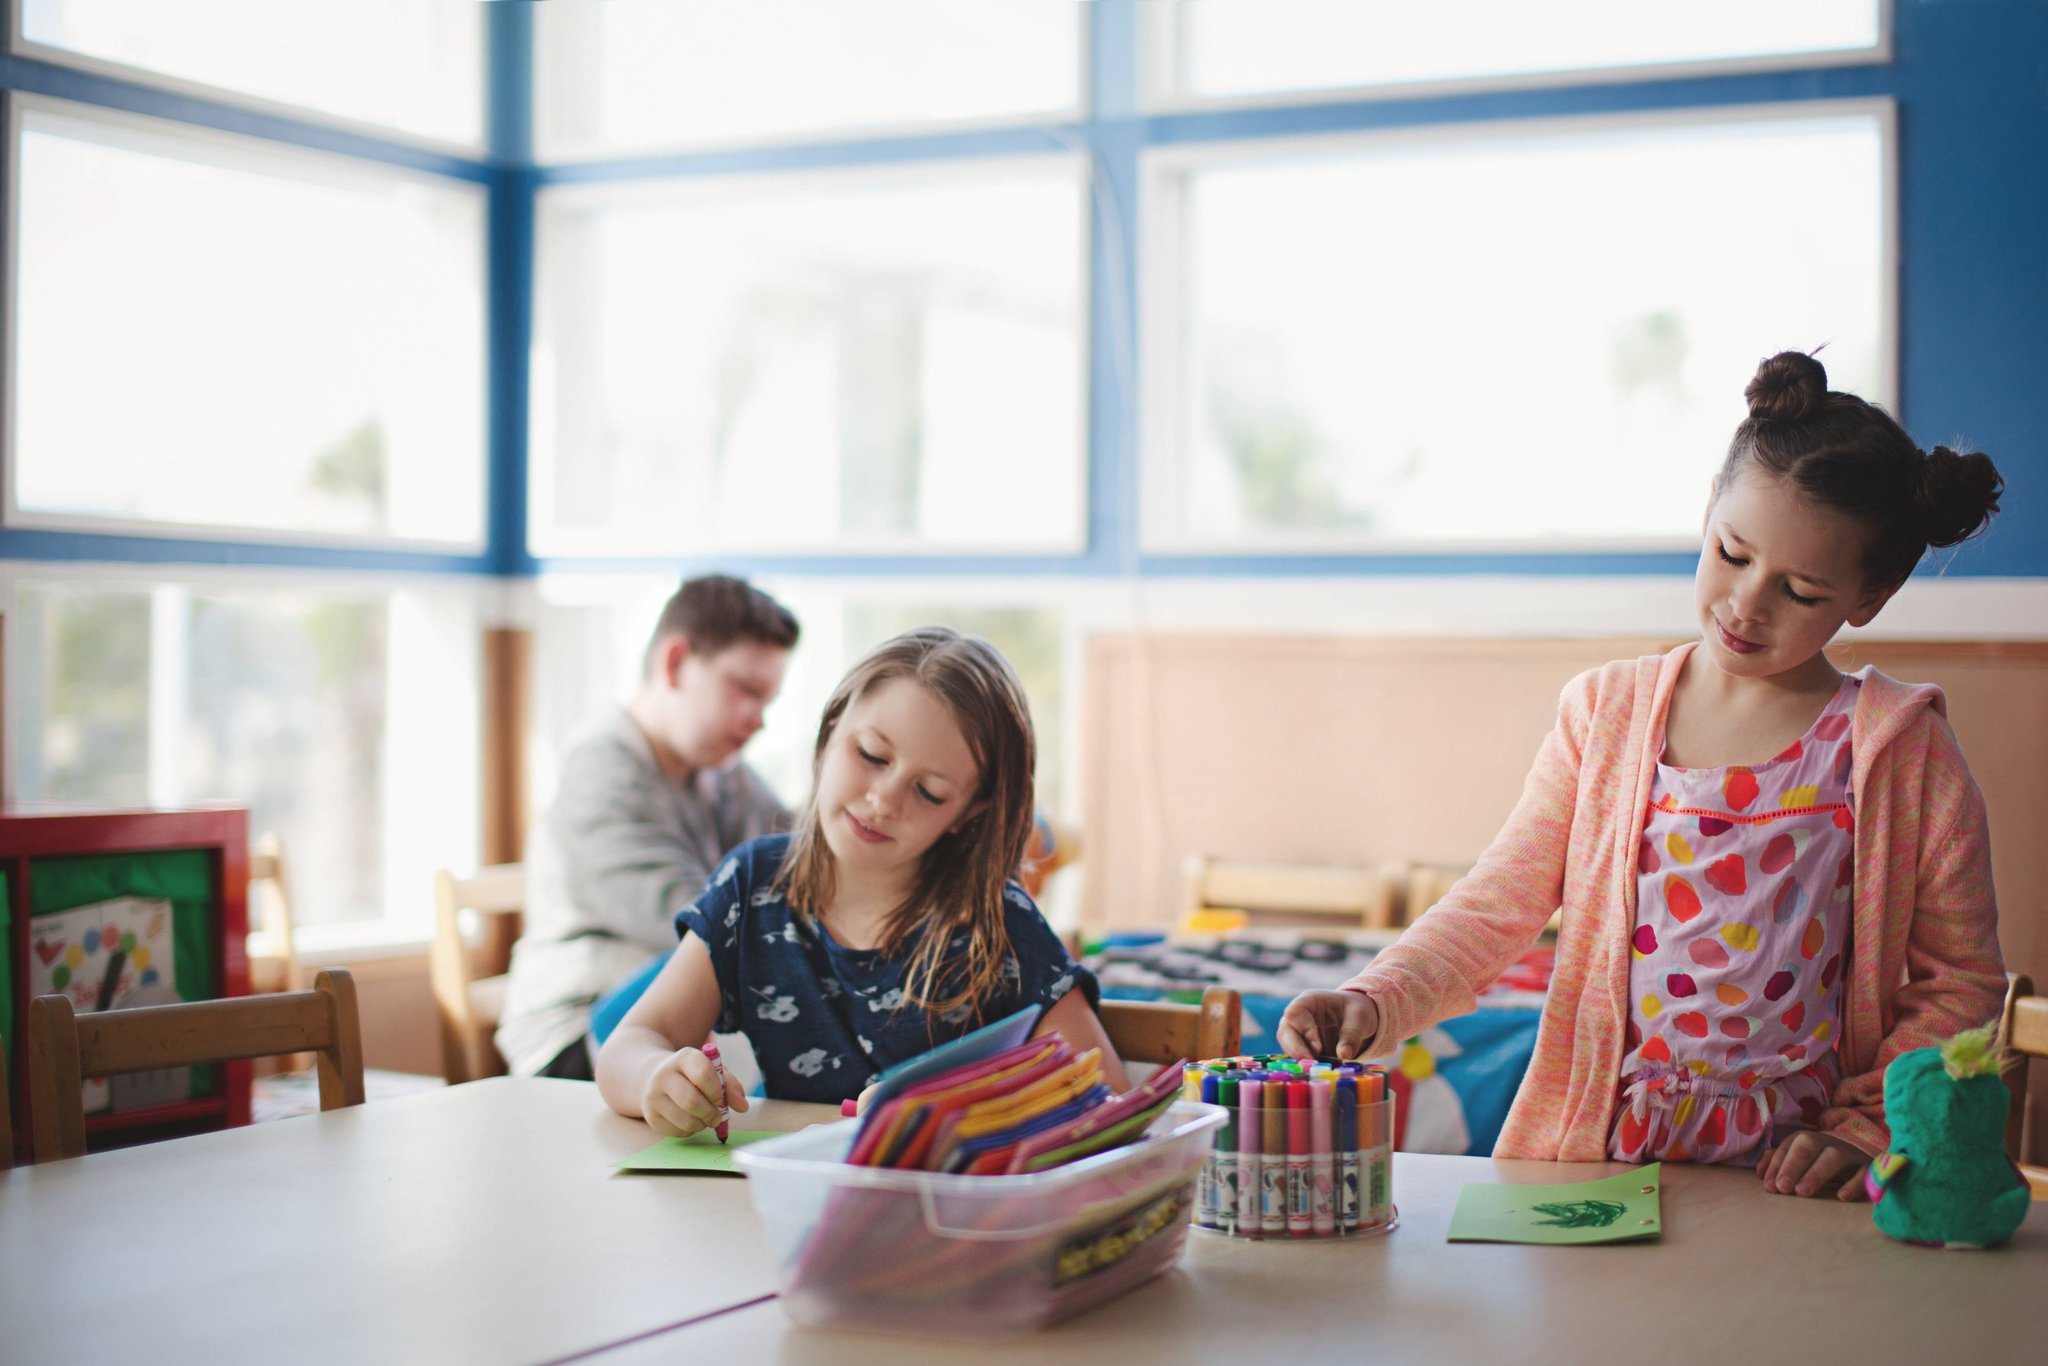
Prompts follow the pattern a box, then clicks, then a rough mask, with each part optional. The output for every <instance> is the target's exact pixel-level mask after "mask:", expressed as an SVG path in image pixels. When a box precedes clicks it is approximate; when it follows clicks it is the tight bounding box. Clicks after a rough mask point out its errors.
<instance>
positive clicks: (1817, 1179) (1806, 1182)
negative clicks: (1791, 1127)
mask: <svg viewBox="0 0 2048 1366" xmlns="http://www.w3.org/2000/svg"><path fill="white" fill-rule="evenodd" d="M1869 1165H1870V1159H1869V1158H1868V1157H1866V1156H1864V1153H1863V1150H1862V1149H1861V1148H1859V1147H1857V1146H1856V1145H1855V1144H1853V1143H1849V1142H1846V1141H1844V1140H1842V1139H1839V1138H1834V1137H1832V1136H1830V1135H1828V1134H1822V1133H1815V1132H1814V1131H1812V1130H1810V1129H1808V1130H1802V1131H1801V1132H1799V1133H1796V1134H1794V1135H1792V1137H1791V1138H1789V1139H1787V1140H1786V1141H1785V1142H1783V1143H1780V1144H1779V1145H1778V1146H1777V1147H1775V1148H1767V1149H1765V1150H1764V1155H1763V1158H1762V1159H1761V1160H1760V1161H1758V1163H1757V1164H1756V1169H1757V1174H1758V1175H1760V1176H1761V1177H1763V1181H1764V1189H1765V1190H1767V1191H1769V1192H1771V1193H1772V1194H1773V1195H1825V1194H1827V1193H1828V1191H1829V1190H1830V1189H1833V1191H1834V1196H1835V1198H1836V1199H1837V1200H1851V1201H1854V1200H1862V1199H1865V1198H1866V1196H1865V1195H1864V1191H1863V1169H1864V1168H1865V1167H1867V1166H1869ZM1838 1182H1839V1183H1840V1184H1839V1185H1837V1184H1836V1183H1838Z"/></svg>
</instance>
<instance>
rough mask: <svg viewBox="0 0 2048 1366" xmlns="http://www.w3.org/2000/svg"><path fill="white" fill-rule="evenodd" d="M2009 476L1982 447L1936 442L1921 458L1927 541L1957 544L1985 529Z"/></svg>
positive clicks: (1923, 529) (1922, 524)
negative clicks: (1964, 448)
mask: <svg viewBox="0 0 2048 1366" xmlns="http://www.w3.org/2000/svg"><path fill="white" fill-rule="evenodd" d="M2003 492H2005V480H2004V478H2003V477H2002V476H2000V474H1999V473H1998V466H1996V465H1994V464H1992V463H1991V457H1990V456H1988V455H1986V454H1984V452H1982V451H1970V452H1968V453H1967V454H1958V453H1957V452H1955V451H1952V450H1950V449H1949V448H1948V447H1947V446H1936V447H1935V448H1934V449H1933V450H1931V451H1929V452H1928V453H1927V456H1926V458H1925V459H1923V460H1922V461H1921V462H1920V489H1919V495H1920V528H1921V534H1922V535H1923V536H1925V537H1926V539H1927V544H1929V545H1932V546H1944V545H1954V544H1955V543H1956V542H1958V541H1962V540H1967V539H1969V538H1970V537H1971V536H1974V535H1976V534H1977V533H1978V532H1979V531H1982V530H1983V529H1984V525H1985V523H1987V522H1989V521H1990V520H1991V514H1992V513H1994V512H1996V511H1998V496H1999V495H2000V494H2001V493H2003Z"/></svg>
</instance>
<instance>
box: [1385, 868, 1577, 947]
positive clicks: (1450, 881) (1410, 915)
mask: <svg viewBox="0 0 2048 1366" xmlns="http://www.w3.org/2000/svg"><path fill="white" fill-rule="evenodd" d="M1471 871H1472V865H1471V864H1469V863H1411V864H1409V865H1408V866H1407V869H1406V871H1405V872H1404V873H1403V875H1402V879H1401V883H1402V889H1403V890H1402V898H1401V902H1402V904H1401V923H1402V924H1403V925H1413V924H1414V923H1415V921H1416V919H1417V918H1418V917H1419V916H1421V915H1422V913H1423V912H1424V911H1427V910H1428V909H1429V908H1430V907H1432V906H1434V905H1436V903H1437V902H1439V901H1442V900H1443V899H1444V897H1445V896H1447V895H1449V893H1450V890H1451V888H1452V887H1455V886H1456V885H1457V883H1458V879H1459V878H1461V877H1463V876H1465V874H1467V873H1469V872H1471ZM1563 919H1564V911H1563V910H1562V909H1561V908H1560V909H1559V910H1555V911H1552V912H1551V913H1550V919H1549V920H1547V921H1545V922H1544V924H1543V928H1544V929H1546V930H1548V931H1550V932H1551V933H1553V934H1555V933H1556V932H1557V927H1558V925H1559V923H1560V922H1561V921H1563Z"/></svg>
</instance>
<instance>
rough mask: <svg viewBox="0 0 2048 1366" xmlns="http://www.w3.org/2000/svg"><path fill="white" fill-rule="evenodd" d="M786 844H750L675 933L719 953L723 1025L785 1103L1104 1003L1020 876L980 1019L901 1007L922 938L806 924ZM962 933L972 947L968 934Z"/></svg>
mask: <svg viewBox="0 0 2048 1366" xmlns="http://www.w3.org/2000/svg"><path fill="white" fill-rule="evenodd" d="M788 849H789V836H787V835H769V836H767V837H765V838H762V839H756V840H749V841H748V842H747V843H745V844H742V845H740V846H739V847H738V848H737V849H734V850H733V851H732V852H731V853H730V854H728V855H727V856H726V858H725V861H724V862H722V863H720V864H719V865H718V870H717V871H716V872H715V873H713V874H712V876H711V885H710V886H708V887H706V888H705V889H704V891H703V893H702V894H701V895H699V896H698V898H697V901H696V904H695V905H692V906H687V907H685V908H683V909H682V910H680V911H678V912H676V934H677V936H678V937H681V936H682V935H683V934H684V933H690V934H694V935H696V936H697V937H698V938H699V939H701V940H703V941H704V943H705V945H706V946H707V947H708V948H709V949H710V950H711V964H712V966H713V967H714V968H716V969H717V970H718V996H719V1010H718V1025H717V1028H718V1030H719V1031H720V1032H722V1033H735V1032H737V1033H743V1034H745V1035H746V1036H747V1039H748V1040H749V1042H751V1043H752V1044H753V1045H754V1056H755V1057H756V1058H757V1059H758V1060H759V1062H760V1064H761V1077H762V1084H763V1086H764V1087H765V1088H766V1090H767V1092H768V1094H769V1096H771V1097H772V1098H774V1099H776V1100H810V1101H826V1102H832V1101H839V1100H845V1099H848V1098H850V1097H853V1096H857V1095H859V1094H860V1093H861V1091H862V1090H863V1089H865V1088H866V1087H867V1085H868V1083H869V1082H871V1081H873V1080H874V1079H875V1076H876V1075H877V1074H878V1073H879V1072H881V1071H882V1070H883V1069H884V1068H887V1067H891V1066H894V1065H895V1064H896V1063H899V1062H902V1061H904V1060H905V1059H907V1058H913V1057H916V1056H917V1055H918V1054H919V1053H923V1052H925V1051H926V1050H927V1049H930V1048H932V1047H934V1046H936V1045H938V1044H942V1043H945V1042H946V1041H947V1040H949V1039H955V1038H958V1037H959V1036H960V1035H962V1034H965V1033H967V1032H968V1031H970V1030H972V1029H974V1028H975V1027H976V1026H977V1025H980V1024H987V1023H988V1022H990V1021H992V1020H1000V1019H1002V1018H1003V1017H1004V1016H1006V1015H1011V1014H1015V1013H1016V1012H1017V1011H1019V1010H1022V1009H1023V1008H1024V1007H1026V1006H1028V1005H1038V1006H1048V1007H1049V1006H1051V1005H1052V1004H1053V1003H1054V1002H1055V1001H1057V1000H1059V999H1060V998H1061V997H1062V996H1064V995H1066V994H1067V993H1068V992H1069V991H1071V990H1073V989H1074V988H1075V987H1077V986H1078V987H1080V988H1081V989H1082V991H1083V992H1085V993H1086V994H1087V998H1088V1003H1089V1004H1090V1005H1091V1006H1093V1005H1096V1004H1097V1003H1099V1002H1100V1001H1101V999H1102V989H1101V987H1100V986H1099V985H1097V983H1096V981H1095V974H1094V973H1092V972H1090V971H1089V970H1088V969H1086V968H1084V967H1081V966H1080V965H1078V964H1076V963H1075V962H1074V961H1073V960H1072V959H1070V958H1068V957H1067V950H1066V946H1065V945H1063V944H1061V943H1060V941H1059V937H1058V936H1057V935H1055V934H1054V933H1053V932H1052V927H1051V926H1049V925H1047V924H1046V923H1045V917H1044V916H1043V915H1041V914H1039V910H1038V907H1037V906H1035V905H1034V904H1032V901H1031V898H1030V897H1029V896H1028V895H1026V894H1025V891H1024V889H1023V888H1022V887H1019V886H1017V885H1016V884H1015V883H1011V884H1010V885H1009V887H1008V888H1006V889H1005V891H1004V895H1003V923H1004V928H1005V929H1006V930H1007V931H1008V933H1009V937H1010V956H1009V957H1008V958H1007V959H1006V960H1005V961H1004V964H1003V980H1002V985H1001V986H1000V987H999V988H998V989H997V991H996V992H995V994H994V995H993V996H992V997H991V998H990V999H988V1000H986V1001H984V1002H982V1008H981V1011H980V1013H979V1015H978V1016H977V1015H976V1014H975V1013H974V1012H972V1011H971V1010H969V1009H967V1008H965V1007H963V1008H961V1009H959V1010H956V1011H951V1012H948V1013H947V1014H945V1015H941V1016H936V1017H934V1016H931V1015H928V1014H926V1013H925V1012H924V1011H922V1010H919V1009H917V1008H916V1007H914V1006H903V998H904V975H905V972H906V969H907V968H908V967H909V964H910V958H911V954H912V952H913V951H914V949H915V945H914V944H912V945H907V946H905V948H904V950H903V951H902V952H901V953H898V954H893V955H890V954H884V953H882V952H881V951H880V950H878V949H849V948H845V947H843V946H841V945H840V944H839V943H837V942H836V941H835V940H834V939H833V938H832V936H831V935H830V934H828V933H826V932H825V929H824V927H823V926H820V925H816V924H811V923H806V922H805V921H804V919H803V918H802V917H800V916H799V915H798V914H797V913H796V911H795V910H794V909H793V908H792V907H791V906H790V904H789V902H788V901H786V900H784V899H783V897H782V895H781V893H780V892H778V891H776V890H775V888H774V886H773V883H774V881H775V874H776V871H777V870H778V869H780V868H781V866H782V858H783V855H784V854H785V853H786V852H787V851H788ZM955 938H956V941H958V944H959V946H960V947H963V948H964V935H961V934H959V933H957V932H956V935H955ZM942 976H943V969H942ZM899 1007H901V1008H899Z"/></svg>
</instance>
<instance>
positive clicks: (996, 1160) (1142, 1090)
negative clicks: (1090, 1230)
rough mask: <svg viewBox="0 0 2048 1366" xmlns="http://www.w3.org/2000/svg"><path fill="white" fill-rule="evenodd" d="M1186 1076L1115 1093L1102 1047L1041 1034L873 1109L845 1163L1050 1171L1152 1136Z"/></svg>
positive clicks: (971, 1172)
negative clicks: (1106, 1077)
mask: <svg viewBox="0 0 2048 1366" xmlns="http://www.w3.org/2000/svg"><path fill="white" fill-rule="evenodd" d="M1180 1074H1181V1069H1180V1067H1179V1066H1178V1065H1176V1066H1173V1067H1168V1068H1161V1069H1160V1070H1159V1072H1158V1073H1157V1074H1155V1077H1154V1079H1153V1080H1152V1081H1151V1082H1149V1083H1148V1084H1147V1085H1144V1086H1140V1087H1137V1088H1135V1089H1133V1090H1131V1091H1128V1092H1126V1093H1125V1094H1123V1095H1121V1096H1118V1095H1113V1094H1112V1093H1111V1092H1110V1089H1109V1087H1108V1086H1107V1085H1106V1084H1104V1082H1103V1080H1102V1054H1101V1051H1100V1050H1099V1049H1093V1048H1091V1049H1089V1050H1087V1051H1086V1052H1084V1053H1078V1054H1077V1053H1075V1052H1074V1050H1073V1049H1072V1047H1070V1046H1069V1045H1068V1043H1067V1041H1066V1040H1065V1039H1063V1038H1061V1037H1060V1035H1059V1034H1058V1033H1049V1034H1042V1035H1039V1036H1038V1037H1037V1038H1029V1039H1025V1040H1024V1041H1023V1042H1021V1043H1016V1044H1012V1045H1010V1046H1008V1047H1004V1048H998V1049H996V1050H995V1051H993V1052H989V1053H987V1054H985V1055H984V1056H981V1057H978V1058H973V1059H971V1060H968V1061H964V1062H961V1063H959V1065H957V1066H953V1067H949V1068H947V1069H945V1070H943V1071H939V1072H936V1073H930V1074H927V1075H925V1076H924V1078H923V1079H922V1080H919V1081H915V1082H912V1083H911V1084H910V1085H908V1086H904V1087H902V1088H900V1089H896V1090H895V1091H894V1094H889V1095H886V1096H883V1097H882V1098H881V1099H879V1100H877V1101H873V1102H871V1103H870V1106H869V1109H868V1111H867V1115H866V1119H865V1121H864V1122H863V1124H862V1126H861V1130H860V1133H859V1135H858V1137H856V1138H855V1139H854V1143H853V1148H852V1150H851V1151H850V1152H849V1153H848V1154H847V1159H846V1160H847V1161H848V1162H851V1163H853V1164H855V1165H857V1166H866V1167H895V1168H899V1169H906V1170H912V1171H928V1172H950V1173H955V1174H961V1175H967V1176H993V1175H1003V1174H1009V1173H1020V1172H1036V1171H1043V1170H1045V1169H1046V1168H1048V1167H1056V1166H1059V1165H1061V1164H1063V1163H1067V1162H1072V1161H1075V1160H1077V1159H1079V1158H1083V1157H1088V1156H1091V1155H1092V1154H1095V1153H1099V1152H1104V1151H1107V1150H1108V1149H1111V1148H1115V1147H1118V1146H1121V1145H1122V1144H1125V1143H1129V1142H1131V1141H1133V1140H1134V1139H1136V1138H1138V1137H1139V1136H1141V1135H1142V1134H1144V1132H1145V1131H1146V1129H1147V1128H1148V1127H1150V1125H1151V1123H1152V1121H1153V1120H1155V1119H1157V1118H1158V1117H1159V1116H1160V1115H1161V1114H1163V1113H1164V1112H1165V1110H1166V1108H1167V1106H1169V1105H1171V1104H1172V1103H1173V1101H1174V1098H1175V1096H1176V1094H1177V1093H1178V1088H1179V1082H1180ZM878 1094H879V1093H878Z"/></svg>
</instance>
